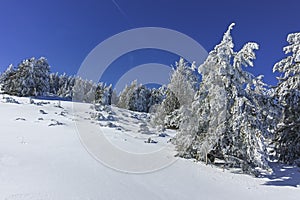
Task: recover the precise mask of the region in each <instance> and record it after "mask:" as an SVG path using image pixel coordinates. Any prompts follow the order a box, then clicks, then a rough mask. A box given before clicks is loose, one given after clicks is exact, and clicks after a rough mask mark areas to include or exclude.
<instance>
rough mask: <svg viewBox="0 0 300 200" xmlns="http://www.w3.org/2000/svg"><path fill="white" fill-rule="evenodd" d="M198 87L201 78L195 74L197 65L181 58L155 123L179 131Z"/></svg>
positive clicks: (154, 120) (174, 70)
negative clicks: (183, 115) (183, 116)
mask: <svg viewBox="0 0 300 200" xmlns="http://www.w3.org/2000/svg"><path fill="white" fill-rule="evenodd" d="M198 87H199V78H198V76H197V74H196V72H195V64H194V63H193V64H192V65H191V66H190V65H189V64H188V63H187V62H185V61H184V59H183V58H180V60H179V61H178V62H176V63H175V67H174V68H173V72H172V74H171V77H170V83H169V84H168V86H167V90H166V95H165V96H166V97H165V99H164V100H163V101H162V103H161V106H160V107H159V108H158V112H157V113H156V115H155V116H154V119H153V122H154V123H156V124H157V125H160V126H165V127H166V128H174V129H178V128H179V125H180V123H181V117H182V112H184V110H185V109H188V108H190V106H191V104H192V101H193V98H194V95H195V93H196V90H198ZM180 109H181V110H180Z"/></svg>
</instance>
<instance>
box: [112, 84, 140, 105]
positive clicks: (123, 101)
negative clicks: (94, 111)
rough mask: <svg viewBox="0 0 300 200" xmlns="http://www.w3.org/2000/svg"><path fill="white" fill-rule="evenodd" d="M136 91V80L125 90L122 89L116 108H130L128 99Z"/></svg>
mask: <svg viewBox="0 0 300 200" xmlns="http://www.w3.org/2000/svg"><path fill="white" fill-rule="evenodd" d="M136 89H137V80H134V81H132V83H131V84H130V86H127V85H126V86H125V88H124V89H123V91H122V92H121V94H120V97H119V101H118V104H117V106H118V107H119V108H124V109H128V110H129V108H130V106H129V105H130V104H132V103H131V102H130V98H131V96H132V95H133V92H134V91H135V90H136Z"/></svg>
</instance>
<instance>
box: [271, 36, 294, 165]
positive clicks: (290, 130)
mask: <svg viewBox="0 0 300 200" xmlns="http://www.w3.org/2000/svg"><path fill="white" fill-rule="evenodd" d="M287 42H288V43H289V45H288V46H286V47H284V49H283V50H284V52H285V54H287V55H288V56H287V57H286V58H284V59H282V60H281V61H279V62H278V63H276V64H275V65H274V68H273V71H274V72H275V71H277V72H280V73H282V76H281V77H278V80H279V83H278V85H277V87H276V90H275V94H276V97H277V99H278V103H279V104H280V106H281V107H282V115H281V118H280V123H279V124H278V126H277V128H276V140H275V142H276V153H277V156H278V159H279V161H282V162H285V163H289V164H292V163H293V162H297V163H298V164H300V33H292V34H289V35H288V37H287Z"/></svg>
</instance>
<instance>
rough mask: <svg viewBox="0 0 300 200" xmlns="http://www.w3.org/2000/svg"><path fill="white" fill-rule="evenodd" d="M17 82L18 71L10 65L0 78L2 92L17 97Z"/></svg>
mask: <svg viewBox="0 0 300 200" xmlns="http://www.w3.org/2000/svg"><path fill="white" fill-rule="evenodd" d="M16 81H17V78H16V70H15V69H14V66H13V65H9V66H8V68H7V69H6V70H5V72H4V73H3V74H1V77H0V85H1V90H2V91H3V92H4V93H6V94H11V95H17V90H16Z"/></svg>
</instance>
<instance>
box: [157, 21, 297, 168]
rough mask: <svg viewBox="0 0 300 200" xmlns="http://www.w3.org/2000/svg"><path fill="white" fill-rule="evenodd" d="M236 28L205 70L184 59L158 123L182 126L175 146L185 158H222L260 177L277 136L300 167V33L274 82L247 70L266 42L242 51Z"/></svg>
mask: <svg viewBox="0 0 300 200" xmlns="http://www.w3.org/2000/svg"><path fill="white" fill-rule="evenodd" d="M233 26H234V24H231V25H230V26H229V28H228V30H227V31H226V32H225V34H224V36H223V39H222V41H221V42H220V44H218V45H216V46H215V48H214V49H213V50H212V51H211V52H210V53H209V55H208V57H207V59H206V61H205V62H204V63H203V64H202V65H200V66H199V68H198V71H196V70H195V65H194V64H191V65H189V64H188V63H185V62H184V60H183V59H180V61H179V62H178V63H176V69H175V70H174V72H173V74H172V76H171V80H170V84H169V85H168V86H167V91H166V97H165V98H164V100H163V101H162V103H161V104H160V107H159V109H157V112H156V115H155V118H154V122H155V123H156V124H157V125H160V126H163V127H165V128H176V129H178V134H177V135H176V137H175V138H174V139H173V143H174V144H175V145H176V147H177V150H178V155H179V156H181V157H185V158H195V159H198V160H202V161H205V162H214V160H215V159H216V158H219V159H222V160H224V161H225V163H226V165H227V166H229V167H239V168H241V169H242V170H243V171H244V172H246V173H252V174H256V173H258V171H259V170H261V169H265V170H269V166H268V153H267V150H266V146H267V145H270V142H269V141H272V142H271V144H273V147H274V151H275V152H276V158H277V159H278V160H279V161H280V162H285V163H289V164H293V163H297V164H298V165H300V105H299V103H300V33H295V34H290V35H289V36H288V39H287V41H288V43H289V45H288V46H287V47H285V48H284V51H285V53H286V54H288V56H287V57H286V58H284V59H283V60H281V61H280V62H278V63H276V64H275V66H274V71H278V72H280V73H282V76H280V77H278V80H279V83H278V85H277V86H276V87H270V86H268V85H267V84H265V83H264V82H263V76H258V77H255V76H254V75H252V74H250V73H249V72H247V71H245V70H244V69H243V68H244V67H247V66H250V67H253V60H254V59H255V51H256V50H258V48H259V46H258V44H256V43H253V42H249V43H246V44H245V45H244V46H243V47H242V48H241V49H240V50H239V51H237V52H236V51H234V49H233V47H234V43H233V41H232V36H231V30H232V28H233ZM197 73H198V75H197ZM199 75H200V76H201V79H202V80H201V81H199V78H198V77H199ZM267 141H268V142H267ZM258 169H259V170H258Z"/></svg>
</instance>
